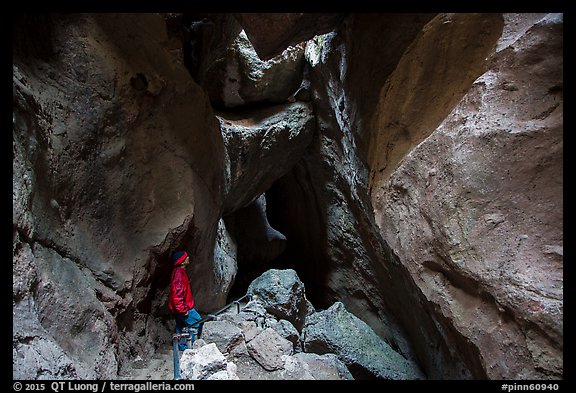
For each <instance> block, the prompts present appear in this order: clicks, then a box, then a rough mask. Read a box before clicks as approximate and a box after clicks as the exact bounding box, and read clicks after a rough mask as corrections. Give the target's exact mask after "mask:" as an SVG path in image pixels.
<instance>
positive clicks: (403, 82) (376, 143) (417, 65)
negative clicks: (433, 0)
mask: <svg viewBox="0 0 576 393" xmlns="http://www.w3.org/2000/svg"><path fill="white" fill-rule="evenodd" d="M503 24H504V23H503V20H502V16H501V15H499V14H460V13H457V14H440V15H438V16H436V17H435V18H434V19H432V20H431V21H430V22H428V23H427V24H426V25H425V26H424V28H422V30H421V31H420V33H419V34H418V36H417V37H416V38H415V40H414V41H413V43H412V44H411V45H410V46H409V47H408V48H407V49H406V51H405V52H404V53H403V54H402V57H401V58H400V59H399V61H398V64H397V65H396V68H395V69H394V71H393V72H392V73H391V74H390V75H389V76H388V78H387V80H386V83H385V84H384V86H382V88H381V90H380V94H379V97H378V98H377V100H376V105H377V114H376V115H375V116H374V118H373V119H372V122H373V123H372V124H370V125H369V126H370V128H371V129H372V130H373V131H372V133H371V135H370V137H371V140H370V142H369V149H368V156H367V159H368V162H369V164H370V170H371V173H370V183H371V185H372V184H380V183H382V182H383V179H386V178H387V177H388V176H389V175H390V173H392V171H393V170H394V169H395V168H396V166H397V165H398V162H399V161H400V160H401V159H402V157H404V156H405V155H406V154H407V153H408V152H409V151H410V149H412V148H413V147H414V146H416V145H417V144H418V143H420V142H421V141H422V140H424V139H425V138H426V137H427V136H428V135H430V134H431V133H432V131H434V129H435V128H436V127H437V126H438V125H439V124H440V122H441V121H442V120H443V119H444V118H445V117H446V116H447V115H448V113H449V112H450V111H451V109H452V108H453V107H454V105H456V103H457V102H458V101H459V100H460V99H461V98H462V96H463V95H464V93H465V92H466V91H467V90H468V89H469V88H470V86H471V84H472V82H473V81H474V80H475V79H476V78H477V77H478V76H479V75H480V74H482V72H483V71H484V70H485V69H486V65H487V63H488V61H489V60H490V55H491V53H492V52H493V50H494V47H495V45H496V41H497V40H498V38H499V37H500V35H501V33H502V27H503Z"/></svg>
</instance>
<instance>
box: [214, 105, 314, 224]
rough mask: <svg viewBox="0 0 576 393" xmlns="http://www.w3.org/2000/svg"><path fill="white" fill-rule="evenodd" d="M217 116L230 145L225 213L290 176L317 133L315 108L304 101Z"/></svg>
mask: <svg viewBox="0 0 576 393" xmlns="http://www.w3.org/2000/svg"><path fill="white" fill-rule="evenodd" d="M217 117H218V120H219V122H220V128H221V130H222V135H223V137H224V144H225V146H226V180H225V196H226V199H225V207H224V214H228V213H231V212H233V211H236V210H238V209H239V208H241V207H245V206H247V205H249V204H250V203H252V202H253V201H254V200H255V199H256V198H257V197H258V196H260V195H261V194H262V193H263V192H265V191H266V190H267V189H268V188H269V187H270V186H271V185H272V183H273V182H274V181H275V180H276V179H278V178H279V177H281V176H283V175H284V174H286V173H287V172H288V171H289V170H290V169H291V168H292V167H293V166H294V164H295V163H296V162H297V161H298V160H299V159H300V158H301V157H302V155H303V154H304V151H305V150H306V148H307V147H308V145H309V144H310V141H311V139H312V134H313V132H314V117H313V116H312V108H311V106H310V105H309V104H307V103H302V102H295V103H291V104H284V105H276V106H273V107H267V108H264V109H260V110H257V111H255V110H251V111H241V112H234V113H221V112H219V113H218V116H217Z"/></svg>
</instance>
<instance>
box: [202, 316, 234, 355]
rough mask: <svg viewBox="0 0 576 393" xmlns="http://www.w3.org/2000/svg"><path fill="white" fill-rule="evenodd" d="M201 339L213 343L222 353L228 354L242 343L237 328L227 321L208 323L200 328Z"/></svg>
mask: <svg viewBox="0 0 576 393" xmlns="http://www.w3.org/2000/svg"><path fill="white" fill-rule="evenodd" d="M202 339H203V340H204V341H206V342H209V343H214V344H216V346H217V347H218V349H219V350H220V352H222V353H225V354H226V353H229V352H230V351H232V350H233V348H234V347H235V346H237V345H238V344H240V342H241V341H244V335H243V334H242V330H240V328H239V327H237V326H236V325H234V324H233V323H231V322H228V321H225V320H224V321H208V322H206V323H204V327H203V328H202Z"/></svg>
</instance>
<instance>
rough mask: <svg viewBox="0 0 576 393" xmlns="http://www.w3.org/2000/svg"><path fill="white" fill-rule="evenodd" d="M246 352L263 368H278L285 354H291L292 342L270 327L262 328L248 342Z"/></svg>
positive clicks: (280, 366) (282, 364)
mask: <svg viewBox="0 0 576 393" xmlns="http://www.w3.org/2000/svg"><path fill="white" fill-rule="evenodd" d="M247 347H248V352H249V353H250V356H252V357H253V358H254V359H255V360H256V361H257V362H258V363H259V364H260V365H261V366H262V367H263V368H264V369H265V370H268V371H273V370H279V369H281V368H282V367H283V366H284V358H283V356H285V355H288V356H290V355H292V343H291V342H290V341H288V340H286V339H285V338H283V337H282V336H280V335H279V334H278V333H276V331H275V330H274V329H272V328H268V329H266V330H264V331H263V332H262V333H260V334H258V335H257V336H256V337H254V339H253V340H251V341H250V342H249V343H248V344H247Z"/></svg>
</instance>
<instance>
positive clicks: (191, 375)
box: [180, 343, 227, 380]
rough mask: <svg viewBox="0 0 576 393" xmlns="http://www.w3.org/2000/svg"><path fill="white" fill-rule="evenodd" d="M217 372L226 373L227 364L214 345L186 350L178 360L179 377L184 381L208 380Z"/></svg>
mask: <svg viewBox="0 0 576 393" xmlns="http://www.w3.org/2000/svg"><path fill="white" fill-rule="evenodd" d="M219 371H224V372H227V362H226V358H225V357H224V355H223V354H222V353H221V352H220V351H219V350H218V347H217V346H216V344H215V343H210V344H206V345H204V346H202V347H200V348H198V349H186V350H185V351H184V352H183V353H182V357H181V358H180V375H181V376H182V378H184V379H192V380H198V379H208V378H209V377H210V376H212V375H213V374H216V373H218V372H219Z"/></svg>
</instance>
